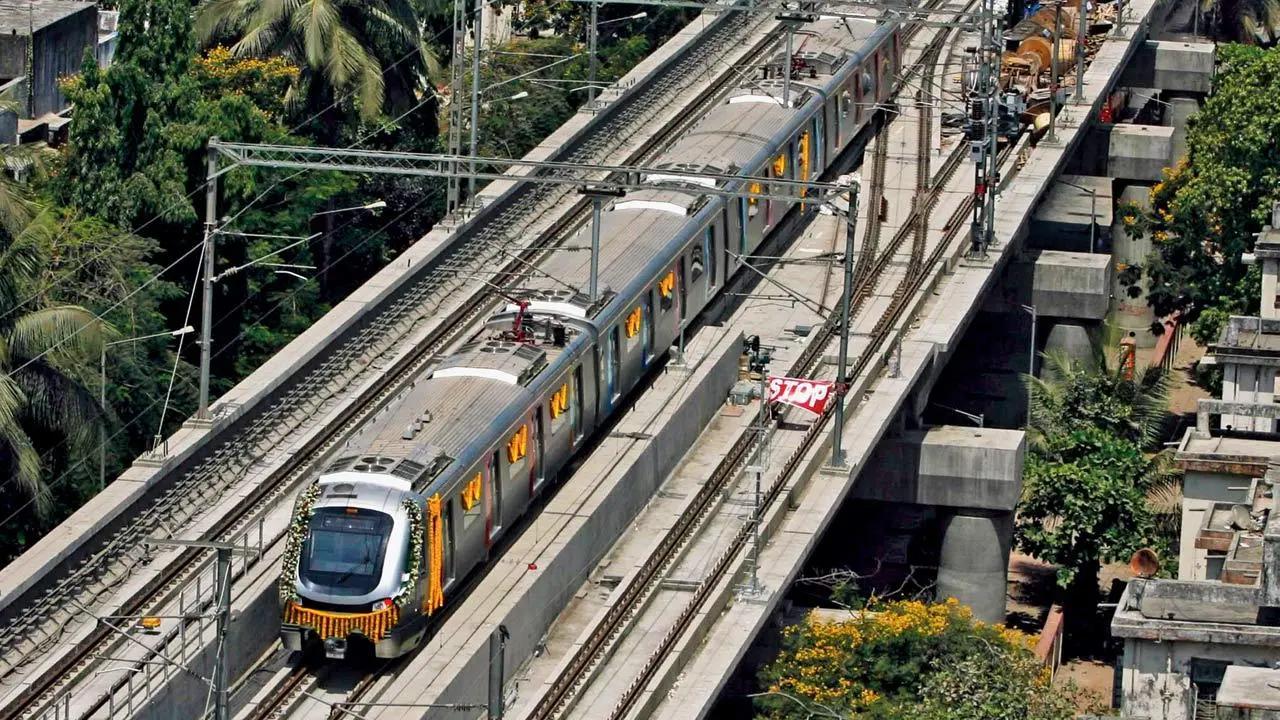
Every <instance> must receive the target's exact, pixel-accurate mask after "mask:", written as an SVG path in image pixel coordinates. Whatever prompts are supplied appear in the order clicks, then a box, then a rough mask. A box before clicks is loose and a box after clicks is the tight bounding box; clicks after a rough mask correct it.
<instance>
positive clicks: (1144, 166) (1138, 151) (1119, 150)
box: [1100, 124, 1174, 182]
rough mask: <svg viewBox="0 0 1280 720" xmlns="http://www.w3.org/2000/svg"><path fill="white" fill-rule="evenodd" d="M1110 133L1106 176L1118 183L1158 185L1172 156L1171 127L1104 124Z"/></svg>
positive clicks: (1103, 129)
mask: <svg viewBox="0 0 1280 720" xmlns="http://www.w3.org/2000/svg"><path fill="white" fill-rule="evenodd" d="M1100 129H1101V131H1102V132H1104V133H1106V134H1107V174H1108V175H1110V176H1111V177H1113V178H1116V179H1118V180H1136V181H1138V182H1159V181H1160V180H1162V179H1163V175H1162V173H1163V171H1164V169H1165V168H1166V167H1168V166H1169V163H1170V162H1171V159H1172V157H1173V134H1174V129H1173V128H1171V127H1158V126H1154V125H1130V124H1120V125H1103V126H1101V128H1100Z"/></svg>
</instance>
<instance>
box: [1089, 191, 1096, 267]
mask: <svg viewBox="0 0 1280 720" xmlns="http://www.w3.org/2000/svg"><path fill="white" fill-rule="evenodd" d="M1097 238H1098V191H1097V190H1090V191H1089V254H1090V255H1092V254H1093V253H1095V252H1097V249H1096V247H1095V246H1096V245H1097Z"/></svg>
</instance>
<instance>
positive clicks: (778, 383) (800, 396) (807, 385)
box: [769, 375, 836, 415]
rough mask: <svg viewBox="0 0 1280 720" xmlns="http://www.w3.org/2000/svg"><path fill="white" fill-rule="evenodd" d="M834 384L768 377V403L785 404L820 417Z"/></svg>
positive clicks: (826, 381) (821, 381) (827, 381)
mask: <svg viewBox="0 0 1280 720" xmlns="http://www.w3.org/2000/svg"><path fill="white" fill-rule="evenodd" d="M835 385H836V384H835V383H834V382H831V381H829V380H806V379H804V378H790V377H775V376H773V375H770V376H769V402H770V403H777V402H780V403H786V404H788V405H794V406H796V407H798V408H803V409H805V410H808V411H809V412H811V413H814V414H815V415H821V414H822V411H823V410H824V409H825V408H826V407H827V400H829V399H830V398H831V396H832V395H833V394H834V393H833V392H832V390H833V389H834V388H835Z"/></svg>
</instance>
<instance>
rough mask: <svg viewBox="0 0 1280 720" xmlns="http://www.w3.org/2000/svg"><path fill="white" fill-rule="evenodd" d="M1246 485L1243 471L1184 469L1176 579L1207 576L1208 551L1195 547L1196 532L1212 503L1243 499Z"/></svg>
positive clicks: (1203, 578)
mask: <svg viewBox="0 0 1280 720" xmlns="http://www.w3.org/2000/svg"><path fill="white" fill-rule="evenodd" d="M1248 487H1249V478H1248V477H1245V476H1243V475H1235V474H1227V473H1216V472H1205V471H1203V470H1187V471H1186V472H1185V473H1184V474H1183V476H1182V530H1181V536H1180V540H1179V551H1178V579H1179V580H1207V579H1209V578H1210V577H1211V576H1210V574H1209V561H1208V555H1209V551H1207V550H1201V549H1198V548H1197V547H1196V533H1198V532H1199V530H1200V524H1201V523H1202V522H1204V515H1205V513H1207V512H1209V510H1210V508H1212V507H1213V504H1214V503H1219V502H1242V501H1243V500H1244V499H1245V494H1246V492H1247V490H1248Z"/></svg>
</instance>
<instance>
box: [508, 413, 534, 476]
mask: <svg viewBox="0 0 1280 720" xmlns="http://www.w3.org/2000/svg"><path fill="white" fill-rule="evenodd" d="M528 464H529V425H528V424H527V423H526V424H523V425H520V426H519V427H517V428H516V429H515V432H513V433H511V436H510V437H509V438H507V477H509V478H512V479H515V478H517V477H519V476H520V474H521V473H523V472H524V470H525V468H526V467H528Z"/></svg>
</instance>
